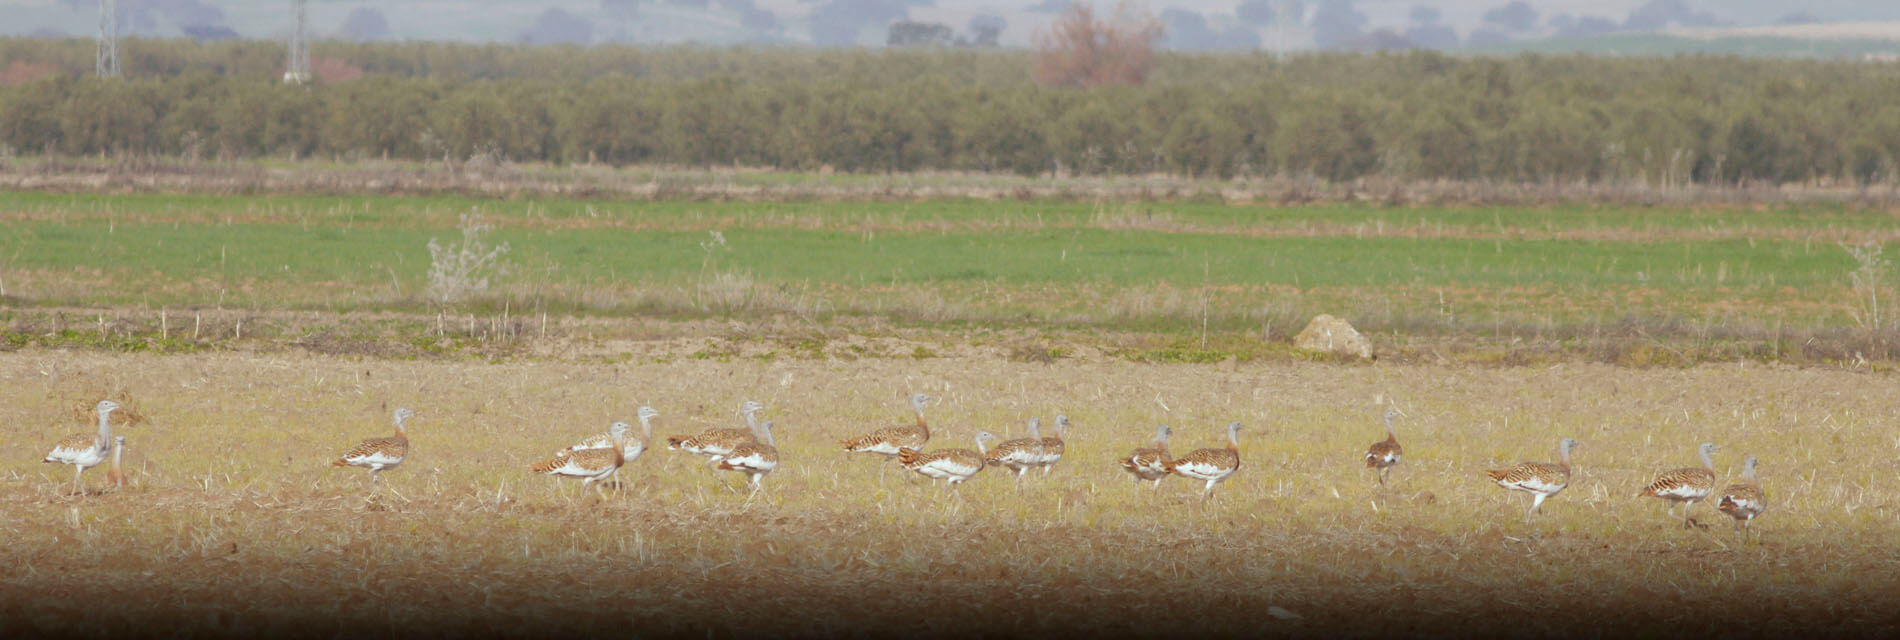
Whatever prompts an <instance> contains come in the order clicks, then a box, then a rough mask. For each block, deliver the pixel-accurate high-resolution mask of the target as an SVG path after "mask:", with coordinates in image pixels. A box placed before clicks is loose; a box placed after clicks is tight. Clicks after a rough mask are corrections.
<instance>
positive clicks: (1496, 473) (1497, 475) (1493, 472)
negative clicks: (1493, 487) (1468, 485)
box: [1484, 469, 1511, 480]
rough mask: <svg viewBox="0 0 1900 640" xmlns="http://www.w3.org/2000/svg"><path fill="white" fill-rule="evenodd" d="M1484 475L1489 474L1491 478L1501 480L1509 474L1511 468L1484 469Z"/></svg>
mask: <svg viewBox="0 0 1900 640" xmlns="http://www.w3.org/2000/svg"><path fill="white" fill-rule="evenodd" d="M1484 475H1487V476H1491V479H1492V480H1503V479H1504V478H1505V477H1506V476H1509V475H1511V470H1510V469H1485V470H1484Z"/></svg>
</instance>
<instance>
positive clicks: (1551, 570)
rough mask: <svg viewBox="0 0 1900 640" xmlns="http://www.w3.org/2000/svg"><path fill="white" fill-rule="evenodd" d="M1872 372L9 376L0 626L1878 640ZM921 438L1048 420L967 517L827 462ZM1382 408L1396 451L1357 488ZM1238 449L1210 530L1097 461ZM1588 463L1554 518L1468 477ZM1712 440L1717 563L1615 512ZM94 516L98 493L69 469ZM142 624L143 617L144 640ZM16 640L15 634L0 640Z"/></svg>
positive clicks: (1007, 364) (1690, 543)
mask: <svg viewBox="0 0 1900 640" xmlns="http://www.w3.org/2000/svg"><path fill="white" fill-rule="evenodd" d="M1892 389H1893V385H1892V381H1891V380H1889V379H1887V378H1886V377H1884V376H1881V375H1878V374H1871V375H1870V374H1866V373H1851V372H1845V371H1839V370H1831V369H1818V368H1792V367H1775V366H1770V367H1764V366H1762V365H1758V364H1753V363H1739V364H1738V363H1729V364H1712V365H1703V366H1699V367H1693V368H1685V369H1629V368H1619V367H1612V366H1605V365H1596V364H1584V363H1570V364H1563V365H1559V366H1553V367H1518V368H1480V367H1462V366H1413V365H1392V364H1389V363H1373V364H1357V365H1340V364H1313V363H1274V364H1252V363H1226V364H1141V363H1134V362H1128V361H1126V360H1121V359H1114V358H1106V357H1086V356H1079V357H1073V358H1069V359H1064V360H1061V361H1059V362H1057V363H1055V364H1038V363H1025V362H1013V361H1009V360H1007V359H1003V358H994V357H982V356H978V355H971V356H959V357H944V358H934V359H930V360H922V361H914V360H908V359H899V358H866V359H856V360H848V359H837V358H829V359H805V360H760V359H742V360H734V361H729V362H719V361H714V360H704V359H694V358H685V357H680V358H671V359H654V360H650V361H644V362H627V363H619V364H608V363H602V362H595V361H587V360H566V359H560V358H546V359H516V360H508V361H503V362H498V363H480V362H470V361H454V360H443V361H399V360H387V359H374V358H360V359H359V358H337V357H329V356H319V355H309V354H305V353H300V352H277V353H270V352H265V353H235V352H227V353H207V354H194V355H170V356H154V355H139V354H112V353H103V352H70V351H57V350H38V349H28V350H23V351H15V352H8V353H0V425H3V426H0V429H4V431H0V460H3V461H4V462H0V476H3V477H4V484H0V502H3V503H4V504H5V508H4V510H0V534H3V535H5V537H6V539H7V551H6V552H5V555H6V556H7V557H8V560H9V561H8V562H6V563H0V619H4V620H8V621H10V623H9V624H10V625H14V624H17V625H19V627H17V630H18V631H21V632H23V633H24V634H25V635H63V634H98V633H107V632H120V633H141V632H150V631H151V630H152V629H154V628H164V629H174V630H179V631H203V632H223V633H268V634H271V635H280V636H329V635H335V634H344V633H362V632H364V631H365V630H397V631H401V632H409V631H415V632H418V633H421V634H423V635H455V634H472V633H482V634H488V633H535V634H545V633H553V632H558V631H565V630H573V631H585V630H608V631H616V632H624V633H628V634H638V635H684V634H690V635H695V636H710V637H727V636H752V635H786V634H791V635H819V634H825V635H867V634H879V635H881V634H889V633H900V632H901V633H912V634H918V635H927V636H970V635H973V634H996V635H1028V634H1047V633H1064V634H1081V633H1091V632H1094V633H1107V634H1118V635H1119V634H1142V635H1163V634H1170V633H1178V632H1183V631H1202V632H1215V633H1221V634H1225V635H1254V634H1273V635H1280V634H1288V635H1332V634H1337V633H1342V632H1343V633H1363V634H1385V633H1394V632H1402V633H1437V634H1451V635H1472V634H1485V633H1492V632H1511V633H1517V634H1535V635H1570V634H1573V633H1576V632H1578V631H1580V630H1586V629H1587V630H1595V631H1599V632H1603V633H1606V634H1623V633H1638V634H1654V633H1670V634H1718V633H1719V634H1724V635H1756V634H1760V635H1785V634H1787V633H1794V632H1797V631H1799V632H1801V633H1807V634H1817V633H1818V634H1829V633H1834V634H1857V633H1878V632H1885V633H1893V632H1894V631H1896V621H1895V619H1894V618H1893V617H1892V614H1891V612H1892V611H1893V610H1895V609H1894V605H1896V604H1900V595H1896V594H1900V578H1897V577H1896V576H1900V572H1896V569H1900V547H1896V546H1895V545H1894V543H1893V541H1894V540H1896V539H1900V526H1896V525H1895V522H1896V520H1895V517H1896V515H1900V513H1897V512H1900V504H1896V503H1895V500H1894V498H1893V496H1894V495H1895V493H1896V491H1900V486H1896V485H1897V484H1900V483H1897V482H1896V480H1895V472H1896V470H1897V469H1896V466H1897V465H1896V458H1897V457H1900V436H1895V435H1894V432H1893V430H1892V429H1891V428H1890V426H1889V425H1891V424H1893V423H1894V422H1895V419H1896V416H1895V409H1894V406H1893V404H1892V403H1891V397H1892ZM912 392H924V393H929V394H931V395H933V396H936V397H938V398H940V399H941V400H940V401H939V402H938V403H936V404H934V405H933V406H931V407H930V409H929V414H928V416H929V419H930V421H931V424H932V425H933V430H934V435H933V439H932V442H931V448H937V447H948V446H958V447H968V446H972V442H971V440H972V437H973V436H974V435H975V434H976V432H977V431H978V430H982V429H987V430H990V431H994V432H996V433H997V434H998V435H1002V436H1004V437H1012V436H1017V435H1020V434H1021V433H1022V424H1023V423H1024V421H1025V420H1026V419H1027V418H1029V417H1031V416H1042V417H1043V419H1044V423H1045V424H1047V423H1048V422H1049V420H1050V419H1052V418H1053V417H1054V415H1055V414H1057V413H1065V414H1067V415H1069V416H1070V417H1071V418H1072V419H1073V420H1074V426H1073V428H1072V429H1071V431H1070V433H1069V438H1068V452H1067V455H1066V456H1065V458H1064V459H1063V461H1062V463H1061V464H1060V465H1059V466H1058V467H1057V468H1056V469H1055V470H1054V472H1053V473H1051V474H1050V475H1048V476H1047V477H1041V476H1039V475H1032V476H1030V477H1028V478H1026V479H1025V480H1024V482H1023V483H1022V485H1021V487H1020V489H1019V488H1018V487H1017V486H1016V483H1015V482H1014V481H1012V480H1011V479H1010V478H1009V477H1008V476H1007V475H1006V474H1004V473H1002V472H999V471H998V470H995V469H990V470H985V471H984V472H982V473H981V474H980V475H979V476H978V477H977V478H975V479H974V480H972V481H971V482H970V483H969V484H968V485H966V486H964V487H963V488H962V490H961V491H960V493H952V492H946V491H945V490H944V489H942V488H940V487H933V486H931V485H929V484H926V483H925V482H923V481H922V479H921V478H906V477H905V476H904V475H903V474H901V473H899V472H900V471H901V470H900V469H898V468H896V467H895V466H891V467H888V468H886V469H884V470H883V471H882V472H881V471H880V466H881V465H884V464H888V463H883V462H881V461H880V460H878V459H875V458H871V457H868V456H866V457H856V456H849V455H847V454H845V453H843V452H842V451H840V450H839V448H838V447H837V445H836V444H835V443H836V441H837V440H838V439H840V438H843V437H846V436H850V435H854V434H857V433H862V432H866V431H869V430H871V429H872V428H875V427H879V426H888V425H896V424H900V423H903V422H904V421H906V420H908V418H909V416H908V411H907V408H906V407H905V406H904V403H903V399H904V397H905V396H906V395H907V394H909V393H912ZM102 397H111V398H115V399H118V400H119V401H120V402H122V403H123V404H124V405H125V406H126V409H125V410H123V411H122V412H121V414H120V415H119V417H120V418H122V419H124V423H123V424H121V425H119V426H118V427H117V433H120V434H123V435H125V436H126V437H127V441H128V449H127V467H128V469H129V471H130V474H129V475H130V485H129V486H128V487H126V488H124V489H120V490H116V491H111V492H106V493H99V494H95V495H87V496H83V497H75V496H69V495H65V494H64V493H63V491H64V489H65V486H66V485H63V484H62V483H63V482H64V481H66V480H69V479H70V472H69V471H68V469H67V468H63V467H61V468H55V467H54V466H53V465H46V464H41V463H38V462H36V461H37V460H38V458H39V456H40V455H43V453H44V449H45V448H46V447H48V446H50V443H51V442H53V441H54V440H55V439H57V438H58V437H60V436H63V435H65V434H68V433H72V432H76V431H85V430H88V429H89V425H90V424H91V422H90V407H91V405H92V404H93V403H94V402H96V401H97V400H98V399H100V398H102ZM747 399H754V400H759V401H761V402H764V403H765V404H766V406H767V409H766V410H765V412H764V413H763V414H762V417H764V418H766V419H770V420H773V421H775V422H776V424H777V425H778V431H777V435H778V436H779V438H778V440H779V444H780V449H781V451H782V452H783V463H782V466H781V468H780V469H779V470H778V471H777V472H776V473H774V474H772V475H771V476H769V477H768V478H767V480H766V482H765V490H764V491H763V492H762V493H761V494H759V495H758V496H757V497H756V498H751V499H748V496H747V495H745V494H744V493H742V492H739V491H736V490H733V489H729V488H728V487H736V486H737V485H738V483H739V481H740V477H739V476H737V474H732V473H717V472H714V471H712V470H710V469H708V468H706V467H705V466H704V465H703V464H701V462H700V460H699V459H698V458H696V457H690V456H687V455H685V454H681V453H678V452H669V451H665V450H664V448H663V446H662V447H661V448H660V450H657V451H650V452H649V453H647V454H646V455H645V456H644V457H642V458H640V459H639V460H638V461H636V462H634V463H632V464H631V465H629V466H628V467H627V468H626V469H625V470H623V472H622V478H623V480H624V481H625V486H624V487H623V488H622V489H621V490H619V491H611V492H610V493H609V496H610V497H609V498H608V499H607V500H605V501H599V500H596V499H595V498H594V497H593V496H592V495H591V494H590V495H588V496H581V497H576V495H577V494H576V493H575V490H576V488H577V487H576V486H575V485H576V484H578V483H574V482H571V481H556V480H554V479H551V478H546V477H538V476H535V475H532V474H530V473H528V472H527V470H526V468H527V465H528V464H530V463H531V462H533V461H535V460H538V459H540V458H543V457H546V456H548V455H550V454H552V453H553V452H554V451H555V450H556V449H558V448H560V447H562V446H564V445H565V444H568V443H569V442H570V441H572V440H574V439H576V438H578V437H580V436H584V435H588V434H592V433H596V432H600V431H602V430H604V427H605V426H606V424H607V423H608V422H610V421H613V420H628V421H631V418H632V415H633V413H634V410H635V409H636V408H637V407H639V406H641V405H651V406H653V407H655V408H657V409H658V410H659V411H660V412H661V414H662V415H663V417H662V418H661V419H660V421H659V424H658V425H657V426H656V429H655V435H656V437H660V436H664V435H666V434H670V433H690V432H696V431H698V430H699V429H701V428H704V427H706V426H711V425H722V426H725V425H737V424H738V423H739V419H738V417H737V415H736V408H737V407H738V405H739V404H740V402H742V401H743V400H747ZM1379 400H1385V401H1388V402H1391V403H1394V404H1396V405H1397V406H1399V407H1400V408H1402V409H1403V410H1404V411H1406V412H1407V414H1409V417H1406V418H1402V419H1400V421H1399V422H1398V424H1397V428H1398V434H1399V438H1400V440H1401V441H1402V442H1403V443H1404V444H1405V446H1406V453H1407V459H1406V460H1405V462H1404V463H1402V465H1401V466H1400V467H1398V469H1397V470H1396V471H1395V472H1394V473H1393V475H1392V479H1393V484H1392V486H1391V487H1390V488H1389V489H1387V490H1384V491H1381V490H1380V489H1378V487H1377V485H1376V484H1375V483H1374V482H1373V479H1372V476H1371V475H1370V474H1369V473H1368V472H1367V471H1366V470H1365V469H1364V468H1363V467H1362V466H1361V465H1362V463H1361V462H1360V456H1361V455H1363V452H1364V450H1365V447H1366V445H1367V444H1369V443H1371V442H1373V441H1374V440H1377V439H1379V438H1380V437H1382V433H1381V430H1380V427H1379V425H1378V421H1377V416H1378V414H1379V413H1380V411H1381V410H1382V407H1381V406H1380V405H1378V404H1375V403H1376V402H1378V401H1379ZM397 406H407V407H411V408H414V409H416V410H417V411H418V413H419V415H418V417H417V418H415V419H413V420H411V422H410V425H411V432H410V433H411V439H412V442H413V447H414V448H413V451H412V453H411V458H410V460H409V461H407V462H405V464H404V465H403V467H401V468H400V469H398V470H396V471H391V472H388V473H385V474H384V480H385V481H386V484H385V487H384V490H383V491H382V492H380V493H379V494H377V495H375V496H373V497H365V491H364V489H365V484H364V481H365V479H366V478H365V476H366V473H365V472H363V471H361V470H356V469H348V470H345V469H334V468H331V467H329V466H328V465H327V463H328V461H329V460H331V459H333V458H334V457H335V456H336V455H337V454H338V453H340V452H341V451H342V450H343V449H345V448H346V447H347V446H348V445H350V444H351V443H354V442H355V441H357V440H359V439H362V438H366V437H371V436H378V435H386V433H387V432H388V431H389V421H388V413H389V411H390V410H391V409H393V408H394V407H397ZM1229 420H1239V421H1241V422H1243V423H1244V424H1245V431H1243V432H1242V435H1241V452H1242V458H1243V467H1242V469H1241V470H1240V471H1239V473H1238V474H1237V475H1235V476H1234V477H1233V478H1232V479H1230V480H1229V481H1228V482H1226V483H1224V484H1222V485H1221V486H1220V487H1219V489H1217V491H1216V497H1215V498H1214V499H1213V500H1211V501H1207V502H1203V501H1202V500H1200V499H1199V497H1198V488H1199V487H1198V485H1197V484H1193V483H1190V482H1187V481H1183V480H1181V479H1178V478H1173V479H1169V480H1167V481H1165V482H1163V483H1162V486H1161V487H1160V489H1159V490H1158V491H1155V490H1150V489H1149V488H1147V487H1145V486H1142V487H1137V486H1135V485H1134V484H1133V482H1132V480H1131V479H1130V478H1129V477H1128V476H1126V475H1124V474H1123V473H1122V472H1121V471H1120V470H1119V469H1118V468H1117V467H1116V466H1115V464H1114V459H1115V458H1116V457H1117V456H1119V455H1122V454H1124V453H1126V452H1127V450H1129V449H1131V448H1133V447H1135V446H1138V445H1141V444H1142V443H1143V441H1144V440H1145V439H1147V438H1148V437H1149V435H1151V434H1152V432H1153V429H1154V426H1155V425H1156V424H1158V423H1166V424H1169V425H1172V426H1173V427H1174V429H1175V441H1174V445H1173V447H1172V449H1173V450H1174V451H1175V453H1176V454H1177V455H1178V454H1180V453H1184V452H1186V451H1188V450H1191V449H1193V448H1197V447H1203V446H1216V445H1217V444H1218V442H1219V428H1220V427H1221V426H1222V425H1224V424H1226V422H1228V421H1229ZM1562 436H1573V437H1575V438H1577V439H1578V440H1580V441H1581V442H1582V446H1581V447H1580V448H1579V450H1578V452H1577V455H1576V462H1577V464H1578V470H1577V473H1576V475H1575V477H1574V480H1573V483H1572V485H1571V486H1570V488H1569V489H1568V490H1566V491H1565V492H1564V493H1562V494H1561V495H1559V496H1557V497H1556V498H1554V499H1552V500H1551V501H1549V502H1547V503H1546V504H1545V512H1544V513H1543V514H1542V515H1540V516H1537V517H1536V518H1535V519H1530V520H1527V519H1526V518H1525V514H1524V509H1525V507H1526V505H1527V501H1526V500H1525V499H1524V498H1526V497H1527V496H1524V495H1522V494H1507V492H1505V491H1504V490H1502V489H1500V488H1498V487H1496V486H1495V485H1492V484H1491V483H1489V482H1488V481H1487V480H1486V479H1485V478H1484V477H1483V476H1482V475H1481V473H1480V472H1481V470H1482V469H1485V468H1488V467H1494V466H1501V465H1503V464H1508V463H1512V462H1516V461H1519V460H1538V461H1549V460H1553V459H1554V456H1555V452H1554V451H1553V449H1554V447H1555V444H1556V441H1557V440H1558V438H1559V437H1562ZM1702 441H1713V442H1715V443H1717V444H1718V445H1720V446H1722V447H1723V451H1722V452H1721V453H1718V454H1717V456H1716V466H1717V471H1718V475H1719V476H1720V478H1721V481H1722V482H1723V483H1727V482H1728V481H1730V480H1732V479H1733V478H1734V477H1735V474H1736V473H1737V472H1738V471H1739V469H1740V461H1741V459H1742V457H1743V456H1745V455H1755V456H1758V457H1759V458H1760V459H1761V474H1762V481H1763V484H1764V486H1765V489H1766V490H1767V492H1768V496H1769V500H1770V504H1771V506H1770V510H1769V511H1768V513H1767V514H1766V515H1765V516H1763V517H1762V519H1760V520H1759V521H1758V522H1757V524H1756V532H1757V533H1758V534H1759V537H1758V538H1757V537H1743V536H1739V535H1737V533H1736V532H1734V531H1733V530H1732V529H1731V528H1730V523H1729V521H1728V520H1727V519H1726V518H1725V517H1723V516H1721V515H1720V514H1718V513H1716V512H1715V511H1714V510H1713V509H1711V508H1710V507H1709V506H1708V505H1701V506H1698V507H1696V509H1695V512H1694V517H1695V520H1696V521H1697V522H1698V523H1700V524H1701V525H1704V526H1706V528H1701V529H1691V530H1685V529H1682V528H1680V526H1679V525H1677V524H1676V523H1675V522H1674V521H1671V520H1669V519H1667V518H1666V517H1665V514H1664V513H1663V507H1662V505H1661V504H1659V503H1657V502H1655V501H1654V500H1652V499H1638V498H1635V497H1632V496H1634V494H1635V493H1636V492H1637V491H1638V490H1639V489H1640V488H1641V487H1642V485H1643V484H1645V483H1646V482H1647V481H1648V479H1649V478H1651V477H1653V476H1654V475H1655V474H1656V473H1658V472H1661V471H1663V470H1666V469H1670V468H1675V467H1679V466H1689V465H1692V464H1693V463H1694V447H1695V445H1696V444H1697V443H1698V442H1702ZM86 480H87V483H88V485H89V486H90V487H92V488H93V489H95V490H96V489H98V488H99V487H101V486H102V485H103V482H104V473H103V470H94V471H90V472H88V473H87V478H86ZM154 624H165V625H170V626H166V627H152V626H150V625H154ZM10 633H11V630H10Z"/></svg>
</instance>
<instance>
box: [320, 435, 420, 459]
mask: <svg viewBox="0 0 1900 640" xmlns="http://www.w3.org/2000/svg"><path fill="white" fill-rule="evenodd" d="M407 455H409V440H408V439H407V438H370V439H368V440H364V441H362V442H358V443H356V446H354V447H351V448H350V450H349V451H346V452H344V453H343V457H342V458H339V459H338V462H344V463H357V462H361V463H372V464H373V463H381V464H390V463H395V462H401V461H402V459H403V457H404V456H407Z"/></svg>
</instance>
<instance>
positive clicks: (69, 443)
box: [40, 400, 119, 495]
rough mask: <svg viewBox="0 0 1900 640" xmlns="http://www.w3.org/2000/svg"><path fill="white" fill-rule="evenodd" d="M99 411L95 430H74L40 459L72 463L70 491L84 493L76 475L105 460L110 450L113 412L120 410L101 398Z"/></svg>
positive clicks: (116, 405) (111, 402) (117, 404)
mask: <svg viewBox="0 0 1900 640" xmlns="http://www.w3.org/2000/svg"><path fill="white" fill-rule="evenodd" d="M95 409H96V410H97V411H98V412H99V432H98V433H75V434H73V435H70V436H66V437H65V438H64V439H62V440H60V441H59V442H55V443H53V450H52V451H48V452H46V457H45V458H42V459H41V460H40V462H52V463H57V464H70V465H72V466H73V493H74V494H75V495H83V494H85V493H86V485H84V484H82V483H80V481H79V474H80V473H83V472H85V470H87V469H90V468H92V467H96V466H99V463H101V462H105V461H106V456H108V455H111V453H112V412H114V411H117V410H118V409H119V403H117V402H113V401H111V400H100V401H99V405H98V406H97V407H95Z"/></svg>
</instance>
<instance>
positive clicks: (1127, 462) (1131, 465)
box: [1116, 456, 1135, 471]
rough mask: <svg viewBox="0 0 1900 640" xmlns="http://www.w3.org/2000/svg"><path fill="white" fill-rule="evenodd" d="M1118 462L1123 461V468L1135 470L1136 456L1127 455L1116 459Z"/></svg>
mask: <svg viewBox="0 0 1900 640" xmlns="http://www.w3.org/2000/svg"><path fill="white" fill-rule="evenodd" d="M1116 462H1119V463H1121V465H1122V468H1123V469H1127V470H1129V471H1133V470H1135V457H1134V456H1128V457H1126V458H1122V459H1120V460H1116Z"/></svg>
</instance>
